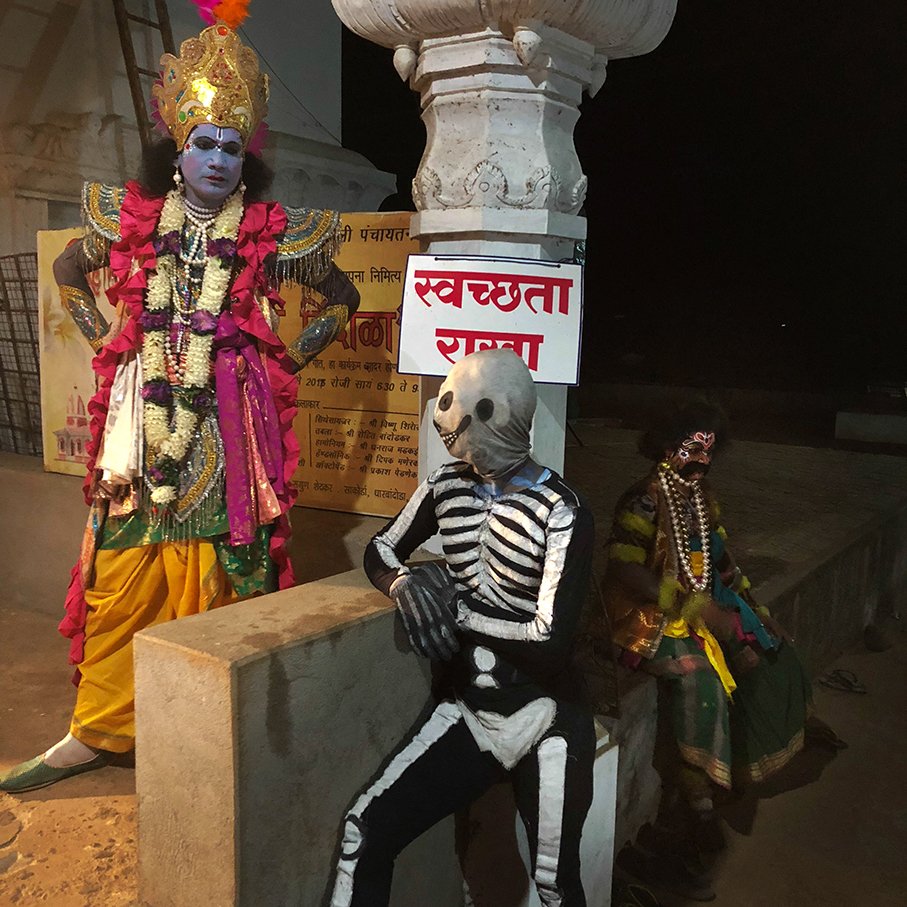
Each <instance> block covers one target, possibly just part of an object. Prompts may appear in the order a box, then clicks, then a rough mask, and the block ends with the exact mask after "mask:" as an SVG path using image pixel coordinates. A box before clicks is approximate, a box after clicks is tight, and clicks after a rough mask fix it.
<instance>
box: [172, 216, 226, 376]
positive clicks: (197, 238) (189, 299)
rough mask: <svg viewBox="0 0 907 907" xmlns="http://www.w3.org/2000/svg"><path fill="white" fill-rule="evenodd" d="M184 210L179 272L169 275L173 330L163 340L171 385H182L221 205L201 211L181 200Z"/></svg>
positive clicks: (175, 271)
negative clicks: (211, 237)
mask: <svg viewBox="0 0 907 907" xmlns="http://www.w3.org/2000/svg"><path fill="white" fill-rule="evenodd" d="M183 208H184V210H185V213H186V228H185V234H184V237H183V238H182V242H181V250H180V254H179V259H180V262H181V263H182V273H181V274H178V272H177V270H174V271H173V272H171V275H170V281H171V287H172V290H173V294H172V296H171V299H172V300H173V309H172V311H171V324H172V325H173V326H174V328H175V329H174V330H169V331H167V332H166V334H165V337H164V354H165V356H166V362H167V372H168V377H169V379H170V383H171V384H174V385H182V384H183V380H184V378H185V376H186V353H187V350H188V345H189V343H188V338H189V335H190V323H191V319H192V313H193V312H194V311H195V307H196V302H197V300H198V296H199V293H200V292H201V286H202V278H203V277H204V268H205V262H206V259H207V255H208V230H209V228H210V227H211V226H212V225H213V224H214V220H215V218H216V217H217V215H218V214H220V212H221V210H222V209H223V205H221V206H220V207H219V208H201V207H199V206H198V205H193V204H192V202H190V201H189V200H188V199H186V198H184V199H183ZM187 241H188V248H187V247H186V246H187ZM180 278H182V279H180Z"/></svg>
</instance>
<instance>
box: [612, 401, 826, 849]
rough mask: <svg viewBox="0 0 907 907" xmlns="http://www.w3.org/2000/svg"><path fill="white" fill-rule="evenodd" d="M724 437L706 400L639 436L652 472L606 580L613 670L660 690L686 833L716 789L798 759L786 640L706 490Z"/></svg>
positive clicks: (799, 717) (802, 691)
mask: <svg viewBox="0 0 907 907" xmlns="http://www.w3.org/2000/svg"><path fill="white" fill-rule="evenodd" d="M725 440H726V424H725V420H724V417H723V414H722V413H721V411H720V410H718V409H717V408H715V407H713V406H711V405H709V404H705V403H693V404H688V405H687V406H685V407H683V408H681V409H679V410H678V411H677V412H675V413H674V414H673V415H672V416H671V417H669V418H668V419H666V420H665V424H663V425H662V426H659V428H658V429H655V430H653V431H650V432H648V433H647V434H646V435H644V436H643V438H642V439H641V442H640V452H641V453H643V454H644V455H645V456H647V457H649V458H650V459H651V460H653V461H655V463H656V465H655V466H654V468H653V469H652V471H651V472H650V473H649V474H648V475H647V476H646V477H645V478H644V479H643V480H641V481H640V482H638V483H637V484H635V485H634V486H633V487H632V488H630V489H629V490H628V491H627V492H626V493H625V494H624V495H623V497H622V498H621V499H620V501H619V502H618V505H617V508H616V512H615V517H614V524H613V528H612V532H611V536H610V539H609V541H608V556H609V562H608V569H607V571H606V575H605V581H604V597H605V603H606V607H607V609H608V614H609V618H610V621H611V626H612V633H613V638H614V641H615V643H616V644H617V645H618V646H619V647H620V649H621V650H622V651H621V661H622V662H623V663H624V664H625V665H627V666H629V667H631V668H639V669H642V670H645V671H647V672H648V673H651V674H654V675H655V676H656V677H658V679H659V683H660V686H661V694H662V695H661V700H662V702H663V703H664V705H666V707H667V709H668V713H669V714H668V716H662V717H663V718H665V717H668V718H669V722H668V723H669V725H670V728H671V731H672V735H673V738H674V741H675V742H676V748H675V751H674V754H673V759H672V760H669V761H670V764H671V770H670V771H668V772H667V777H666V778H665V779H664V780H665V783H666V786H667V788H668V790H669V791H670V793H671V794H672V795H673V796H674V797H675V798H676V799H678V800H679V801H680V802H681V805H682V807H683V808H684V812H685V814H686V816H687V818H688V819H691V820H693V822H694V825H693V830H694V832H695V831H696V830H697V829H698V828H701V827H702V826H701V825H700V823H705V822H709V821H711V820H712V819H713V817H714V802H713V793H714V787H715V786H717V787H719V788H730V787H731V786H732V783H736V784H742V783H746V782H750V781H762V780H764V779H766V778H767V777H769V775H771V774H772V773H774V772H776V771H777V770H778V769H780V768H781V767H782V766H784V765H785V764H786V763H787V762H788V761H789V760H790V759H791V758H792V757H793V755H794V754H795V753H797V751H798V750H800V749H801V748H802V746H803V743H804V733H805V728H806V726H807V718H808V713H809V711H810V708H811V692H810V684H809V681H808V679H807V678H806V676H805V674H804V672H803V669H802V667H801V664H800V661H799V659H798V658H797V655H796V652H795V650H794V648H793V646H792V645H791V643H792V639H791V638H790V636H788V634H787V633H786V632H785V631H784V630H783V629H782V628H781V627H780V626H779V624H778V623H777V622H776V621H775V620H774V619H773V618H772V616H771V614H770V613H769V611H768V609H767V608H764V607H760V606H757V605H756V604H755V602H754V600H753V598H752V594H751V590H750V583H749V581H748V580H747V578H746V577H745V576H744V575H743V573H742V572H741V571H740V568H739V567H738V566H737V565H736V563H735V562H734V559H733V557H732V556H731V554H730V552H729V550H728V548H727V546H726V544H725V542H726V538H727V533H726V532H725V530H724V528H723V527H722V526H721V524H720V520H719V516H720V511H719V508H718V504H717V503H716V501H715V499H714V497H713V496H712V493H711V491H710V489H709V488H708V486H707V485H706V483H705V481H704V479H705V475H706V473H707V472H708V470H709V466H710V464H711V461H712V458H713V456H714V455H715V453H716V452H717V450H718V449H719V448H720V447H721V445H722V443H723V442H724V441H725ZM817 724H821V723H819V722H817ZM822 731H823V735H824V737H825V738H826V739H827V741H828V742H831V743H832V744H833V745H836V746H843V742H842V741H840V740H839V739H838V738H836V737H835V736H834V734H833V733H832V732H831V731H830V729H829V728H827V726H824V725H822Z"/></svg>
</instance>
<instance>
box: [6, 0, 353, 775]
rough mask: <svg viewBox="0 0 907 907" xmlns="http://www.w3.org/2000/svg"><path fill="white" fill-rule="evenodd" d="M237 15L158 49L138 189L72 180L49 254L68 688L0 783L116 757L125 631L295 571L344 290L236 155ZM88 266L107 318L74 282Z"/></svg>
mask: <svg viewBox="0 0 907 907" xmlns="http://www.w3.org/2000/svg"><path fill="white" fill-rule="evenodd" d="M199 5H200V6H202V7H210V6H211V4H210V3H207V4H199ZM237 6H238V7H240V11H239V13H237V15H236V17H235V18H232V19H230V21H228V22H225V21H219V20H218V17H226V18H229V17H230V16H231V15H232V12H231V10H233V9H234V8H236V7H237ZM243 7H244V4H242V3H239V4H237V3H231V4H230V5H229V8H228V6H227V4H221V5H220V6H215V7H214V9H213V12H211V11H207V10H205V9H203V13H204V12H209V21H213V24H211V26H210V27H208V28H205V29H204V30H203V31H202V32H201V33H200V34H199V35H198V36H197V37H195V38H191V39H189V40H187V41H184V42H183V44H182V46H181V47H180V55H179V56H178V57H174V56H172V55H170V54H165V55H164V56H163V57H162V58H161V66H162V71H161V80H160V82H159V83H158V84H157V85H156V86H155V88H154V95H155V100H156V102H157V111H158V114H159V117H160V119H161V121H162V122H163V124H164V125H165V127H166V129H167V131H168V133H169V138H168V139H167V140H165V141H163V142H161V143H159V144H158V145H157V146H155V147H153V148H152V149H150V151H149V152H148V153H146V158H145V161H144V170H143V174H142V178H141V179H140V180H139V181H138V182H131V183H129V184H127V186H126V187H125V189H122V188H117V187H113V186H106V185H101V184H97V183H89V184H86V186H85V188H84V193H83V211H84V216H85V221H86V232H85V237H84V239H82V240H81V241H80V242H78V243H76V244H74V245H72V246H70V247H69V248H68V249H67V250H66V251H65V252H64V253H63V254H62V255H61V256H60V258H59V259H58V260H57V261H56V262H55V265H54V274H55V276H56V278H57V281H58V283H59V284H60V295H61V299H62V302H63V305H64V307H65V308H66V309H67V310H68V311H69V312H70V314H71V315H72V316H73V318H74V319H75V320H76V322H77V324H78V325H79V327H80V328H81V331H82V333H83V334H84V335H85V337H86V338H87V340H88V341H89V343H90V344H91V345H92V347H93V348H94V350H95V353H96V355H95V357H94V360H93V363H92V364H93V367H94V370H95V372H96V374H97V376H98V387H99V390H98V392H97V394H96V395H95V398H94V399H93V401H92V403H91V404H90V406H89V412H90V413H91V414H92V418H91V445H90V448H89V453H90V457H91V459H90V462H89V464H88V475H87V478H86V482H85V496H86V501H87V502H88V504H89V505H90V516H89V521H88V525H87V527H86V530H85V536H84V541H83V545H82V552H81V557H80V560H79V563H78V564H76V566H75V568H74V569H73V572H72V580H71V584H70V587H69V594H68V596H67V600H66V617H65V619H64V620H63V622H62V624H61V625H60V629H61V632H63V633H64V635H66V636H68V637H69V638H70V639H71V640H72V646H71V651H70V660H71V661H72V663H74V664H76V665H77V666H78V668H77V672H76V682H77V684H78V692H77V696H76V704H75V709H74V712H73V717H72V722H71V725H70V730H69V733H68V734H67V735H66V737H65V738H64V739H63V740H61V741H60V742H59V743H57V744H56V745H55V746H52V747H51V748H50V749H49V750H47V751H46V752H44V753H42V754H41V755H39V756H37V757H35V758H34V759H31V760H29V761H28V762H25V763H23V764H21V765H19V766H16V767H15V768H14V769H12V770H11V771H9V772H7V773H6V774H5V775H3V776H0V790H5V791H13V792H21V791H26V790H31V789H34V788H37V787H43V786H45V785H47V784H52V783H54V782H57V781H60V780H62V779H64V778H67V777H70V776H72V775H76V774H80V773H82V772H85V771H89V770H92V769H96V768H101V767H103V766H104V765H106V764H107V763H108V761H109V759H110V757H111V755H112V754H117V753H125V752H128V751H129V750H131V749H132V747H133V745H134V737H135V724H134V701H133V697H134V685H133V665H132V638H133V635H134V634H135V633H137V632H138V631H139V630H142V629H145V628H146V627H150V626H153V625H155V624H158V623H161V622H163V621H167V620H172V619H174V618H179V617H184V616H187V615H191V614H197V613H199V612H203V611H208V610H210V609H212V608H216V607H219V606H221V605H224V604H227V603H228V602H231V601H235V600H236V599H238V598H244V597H248V596H251V595H256V594H260V593H264V592H270V591H273V590H276V589H277V588H283V587H286V586H288V585H291V584H292V583H293V574H292V569H291V566H290V562H289V558H288V555H287V550H286V543H287V540H288V537H289V521H288V511H289V509H290V507H291V505H292V503H293V499H294V496H295V493H294V491H293V488H292V485H291V482H290V479H291V477H292V475H293V472H294V470H295V468H296V463H297V459H298V443H297V441H296V439H295V436H294V435H293V427H292V423H293V415H294V412H295V401H296V388H297V383H298V382H297V380H296V378H295V377H294V376H295V373H296V372H297V371H298V370H299V369H300V368H302V367H303V366H304V365H305V364H306V363H307V362H308V361H309V360H310V359H311V358H313V357H314V356H316V355H317V354H318V353H319V352H320V351H321V350H322V349H324V348H325V347H326V346H327V345H328V344H329V343H330V342H331V341H332V340H334V339H335V338H336V337H337V335H338V334H339V333H340V331H341V330H343V328H344V327H345V326H346V324H347V322H348V320H349V318H350V317H351V315H352V314H353V313H354V312H355V310H356V307H357V305H358V302H359V294H358V293H357V291H356V290H355V288H354V287H353V285H352V284H351V283H350V281H349V280H348V279H347V278H346V276H345V275H344V274H343V272H342V271H340V270H338V269H337V267H336V266H335V265H334V264H333V263H332V258H333V256H334V254H335V253H336V252H337V250H338V248H339V245H340V230H339V217H338V215H337V214H336V213H335V212H332V211H319V210H309V209H304V208H298V209H292V208H284V207H282V206H281V205H279V204H277V203H276V202H265V201H262V200H261V198H262V195H263V193H264V192H265V191H267V188H268V184H269V182H270V173H269V171H268V170H267V168H266V167H265V165H264V164H263V163H262V162H261V160H260V159H259V158H258V157H257V156H256V155H255V153H254V148H255V147H256V145H257V144H258V143H259V138H260V136H261V135H262V133H261V126H262V124H263V119H264V117H265V115H266V112H267V99H268V80H267V76H266V75H264V74H262V73H260V72H259V67H258V59H257V57H256V55H255V54H254V53H253V52H252V51H251V50H250V49H249V48H247V47H244V46H243V44H242V43H241V42H240V39H239V37H238V36H237V34H236V32H235V28H236V27H238V25H239V23H240V22H241V21H242V18H243V17H244V10H243ZM102 267H104V268H109V270H110V273H111V276H112V278H113V286H112V288H111V289H110V290H109V291H108V293H107V295H108V298H109V300H110V302H111V303H112V304H113V305H114V307H115V308H116V312H117V314H116V318H115V319H114V320H113V323H112V324H111V325H108V324H107V322H106V320H105V319H104V317H103V316H102V314H101V312H100V311H99V309H98V307H97V306H96V305H95V301H94V298H93V296H92V294H91V291H90V289H89V285H88V282H87V280H86V277H85V275H86V273H87V272H89V271H91V270H94V269H96V268H102ZM282 281H295V282H299V283H303V284H306V285H308V286H310V287H314V288H315V289H317V290H318V291H319V292H320V293H321V294H323V295H324V297H325V299H326V302H325V306H324V308H323V309H322V311H321V312H320V314H319V315H318V316H317V317H316V318H315V319H314V320H313V321H311V322H310V323H309V324H308V326H307V327H306V329H305V330H304V331H303V332H302V334H301V335H300V336H299V337H298V338H297V339H296V340H295V341H294V342H293V343H291V344H290V345H289V346H287V345H285V344H284V343H283V342H282V341H281V340H280V339H279V338H278V336H277V333H276V330H277V321H278V316H279V314H280V313H281V312H282V311H283V303H282V301H281V299H280V296H279V295H278V293H277V289H276V288H277V286H278V284H279V283H281V282H282Z"/></svg>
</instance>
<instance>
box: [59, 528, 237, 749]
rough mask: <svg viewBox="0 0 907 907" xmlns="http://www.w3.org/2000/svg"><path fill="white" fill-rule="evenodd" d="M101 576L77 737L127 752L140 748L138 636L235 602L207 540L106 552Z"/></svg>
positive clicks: (92, 597) (93, 600) (93, 602)
mask: <svg viewBox="0 0 907 907" xmlns="http://www.w3.org/2000/svg"><path fill="white" fill-rule="evenodd" d="M95 577H96V579H95V581H94V584H93V586H92V588H91V589H88V590H86V592H85V601H86V602H87V604H88V615H87V620H86V624H85V657H84V660H83V661H82V663H81V664H80V665H79V669H80V671H81V673H82V679H81V681H80V683H79V691H78V694H77V697H76V707H75V711H74V713H73V718H72V725H71V727H70V731H71V733H72V735H73V737H76V738H77V739H79V740H81V741H82V743H84V744H86V745H87V746H93V747H97V748H100V749H105V750H110V751H111V752H115V753H125V752H128V751H129V750H131V749H132V748H133V745H134V743H135V682H134V678H133V667H132V637H133V636H134V635H135V634H136V633H138V632H139V630H144V629H145V628H146V627H153V626H155V625H156V624H160V623H164V622H165V621H169V620H175V619H177V618H180V617H188V616H189V615H191V614H200V613H202V612H204V611H210V610H211V609H213V608H217V607H220V606H221V605H225V604H228V603H229V602H230V601H232V600H233V599H234V598H235V596H234V594H233V590H232V587H231V585H230V582H229V580H228V579H227V575H226V573H225V572H224V569H223V567H222V566H221V565H220V562H219V561H218V559H217V553H216V552H215V550H214V546H213V545H212V544H211V543H210V542H208V541H205V540H204V539H191V540H189V541H184V542H161V543H159V544H156V545H144V546H142V547H140V548H120V549H117V550H105V549H101V550H99V551H98V552H97V554H96V559H95Z"/></svg>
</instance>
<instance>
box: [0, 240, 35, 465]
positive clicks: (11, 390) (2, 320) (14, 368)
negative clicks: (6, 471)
mask: <svg viewBox="0 0 907 907" xmlns="http://www.w3.org/2000/svg"><path fill="white" fill-rule="evenodd" d="M0 392H2V399H0V450H11V451H14V452H15V453H23V454H32V455H33V456H40V455H41V387H40V382H39V377H38V256H37V255H35V254H33V253H24V254H21V255H4V256H0Z"/></svg>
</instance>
